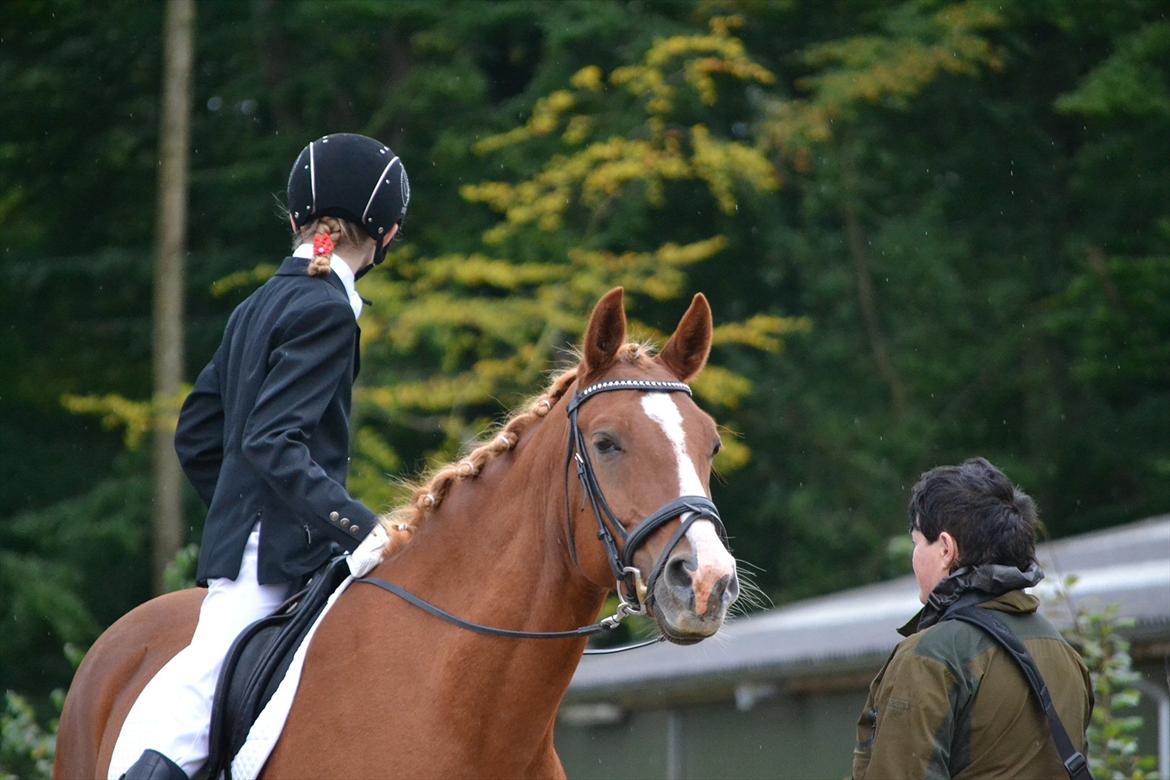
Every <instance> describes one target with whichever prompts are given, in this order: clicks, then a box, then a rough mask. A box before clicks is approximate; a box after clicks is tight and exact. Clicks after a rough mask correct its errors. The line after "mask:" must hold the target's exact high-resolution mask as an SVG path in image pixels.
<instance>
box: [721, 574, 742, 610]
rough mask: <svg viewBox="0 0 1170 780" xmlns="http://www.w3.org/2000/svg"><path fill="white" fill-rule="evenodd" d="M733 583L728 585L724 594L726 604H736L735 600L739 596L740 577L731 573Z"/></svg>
mask: <svg viewBox="0 0 1170 780" xmlns="http://www.w3.org/2000/svg"><path fill="white" fill-rule="evenodd" d="M730 579H731V583H730V584H729V585H728V586H727V591H726V592H725V593H724V594H723V603H724V604H734V603H735V600H736V599H737V598H739V577H736V576H734V575H730Z"/></svg>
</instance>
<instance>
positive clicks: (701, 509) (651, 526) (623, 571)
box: [565, 379, 727, 615]
mask: <svg viewBox="0 0 1170 780" xmlns="http://www.w3.org/2000/svg"><path fill="white" fill-rule="evenodd" d="M616 390H637V391H642V392H650V393H686V394H687V395H688V396H689V395H691V388H690V386H689V385H687V384H686V383H685V382H666V381H658V380H649V379H607V380H604V381H601V382H595V383H593V384H591V385H589V386H587V387H585V388H584V389H583V390H579V391H577V392H575V393H573V398H572V400H571V401H570V402H569V407H568V409H567V413H568V415H569V448H568V452H567V453H566V454H565V535H566V541H567V543H568V545H569V554H570V556H571V557H572V559H573V562H574V563H577V546H576V544H575V543H574V541H573V540H574V534H573V513H572V511H571V509H570V507H569V465H570V464H571V463H573V462H576V464H577V478H578V479H580V480H581V488H582V490H583V491H584V497H583V499H582V509H584V506H583V505H584V502H585V500H588V501H589V504H590V506H591V507H592V509H593V517H594V519H595V520H596V521H597V538H598V539H600V540H601V543H602V545H603V546H604V547H605V552H606V557H607V558H608V559H609V568H610V571H611V572H612V574H613V576H614V579H615V580H616V583H617V585H616V590H617V594H618V597H619V598H620V599H621V604H622V606H621V607H620V608H621V609H624V611H625V613H626V614H630V615H644V614H645V613H646V607H647V605H649V604H650V603H651V602H653V600H654V586H655V584H656V583H657V582H658V577H659V576H660V575H661V574H662V572H663V570H664V569H665V568H666V563H667V560H668V559H669V556H670V553H671V552H672V551H673V550H674V548H675V546H676V545H678V543H679V541H681V540H682V538H683V536H685V535H686V532H687V530H688V529H690V527H691V526H692V525H694V524H695V523H696V522H698V521H699V520H708V521H710V523H711V524H712V525H714V526H715V530H716V531H718V532H719V537H720V539H722V540H723V544H724V545H725V546H726V545H727V529H726V528H724V526H723V520H722V519H720V517H719V510H718V509H717V508H716V507H715V504H714V503H713V502H712V501H711V499H709V498H707V497H706V496H679V497H678V498H676V499H674V500H672V501H668V502H667V503H665V504H663V505H662V506H661V507H659V508H658V509H657V510H655V511H654V512H652V513H651V514H650V515H648V516H647V517H645V518H644V519H643V520H642V521H641V522H639V523H638V524H637V525H636V526H634V528H633V529H632V530H629V531H627V530H626V527H625V526H624V525H623V524H622V523H621V521H620V520H618V518H617V517H616V516H615V515H614V513H613V510H612V509H610V507H609V502H608V501H606V500H605V493H604V492H602V490H601V484H600V483H599V482H598V481H597V474H596V473H595V472H594V470H593V464H592V463H591V462H590V460H589V452H588V450H587V448H586V446H585V435H584V434H583V433H582V432H581V425H580V423H579V422H578V419H577V413H578V411H579V410H580V408H581V406H582V404H584V403H585V402H586V401H588V400H589V399H590V398H593V397H595V396H597V395H599V394H601V393H608V392H613V391H616ZM680 516H681V518H680V519H681V522H680V523H679V527H678V528H676V529H675V531H674V534H673V535H672V536H671V537H670V540H669V541H668V542H667V543H666V546H665V547H664V548H663V550H662V553H661V555H659V557H658V560H657V561H656V562H655V564H654V568H653V569H651V570H650V576H649V577H648V578H647V579H646V581H645V583H643V581H642V574H641V571H640V570H639V569H638V567H637V566H635V565H634V554H635V553H637V551H638V549H639V548H640V547H641V546H642V545H643V544H644V543H645V542H646V539H648V538H649V536H650V534H652V533H654V532H655V531H657V530H658V529H659V528H660V527H662V526H663V525H665V524H666V523H668V522H669V521H670V520H672V519H673V518H675V517H680ZM615 536H616V537H618V538H620V539H621V541H622V546H621V548H620V549H619V548H618V545H617V541H616V539H615V538H614V537H615Z"/></svg>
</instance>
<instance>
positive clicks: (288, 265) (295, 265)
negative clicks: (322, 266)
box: [275, 257, 349, 301]
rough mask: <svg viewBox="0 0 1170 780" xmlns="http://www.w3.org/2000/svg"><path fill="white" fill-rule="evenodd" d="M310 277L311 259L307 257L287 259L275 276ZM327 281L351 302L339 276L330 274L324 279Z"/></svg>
mask: <svg viewBox="0 0 1170 780" xmlns="http://www.w3.org/2000/svg"><path fill="white" fill-rule="evenodd" d="M308 275H309V258H307V257H286V258H284V262H282V263H281V264H280V268H277V269H276V274H275V276H308ZM315 278H318V279H320V278H324V279H325V281H327V282H329V284H331V285H333V286H334V287H336V288H337V290H338V291H339V292H340V293H341V294H342V295H344V296H345V300H346V301H348V300H349V293H348V292H347V291H346V289H345V285H344V284H342V283H341V280H340V279H338V278H337V274H335V273H328V274H326V275H325V276H324V277H315Z"/></svg>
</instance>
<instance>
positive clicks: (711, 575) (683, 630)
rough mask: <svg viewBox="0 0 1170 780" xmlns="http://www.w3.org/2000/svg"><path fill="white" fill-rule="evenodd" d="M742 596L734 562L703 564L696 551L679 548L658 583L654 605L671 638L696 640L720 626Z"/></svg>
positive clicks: (660, 625)
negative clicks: (698, 559) (729, 609)
mask: <svg viewBox="0 0 1170 780" xmlns="http://www.w3.org/2000/svg"><path fill="white" fill-rule="evenodd" d="M738 597H739V578H738V577H737V576H736V574H735V569H734V566H731V567H730V568H729V567H728V566H726V565H718V564H712V565H700V564H699V562H698V561H697V560H696V558H695V555H694V553H692V552H690V551H685V552H684V551H679V552H677V553H675V554H674V555H672V556H671V557H670V559H669V560H668V561H667V564H666V568H665V569H664V571H663V575H662V576H661V577H659V578H658V582H657V583H655V586H654V593H653V594H652V598H651V604H650V607H651V611H652V613H653V616H654V619H655V621H656V622H657V623H658V628H659V630H660V631H662V633H663V634H664V635H665V636H666V638H667V639H669V640H670V641H672V642H675V643H678V644H693V643H694V642H698V641H699V640H701V639H705V638H707V637H709V636H711V635H712V634H714V633H715V632H716V631H718V630H719V629H720V627H721V626H722V625H723V620H724V618H725V617H726V616H727V610H728V608H729V607H730V606H731V605H732V603H734V602H735V600H736V598H738Z"/></svg>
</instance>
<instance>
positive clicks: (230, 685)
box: [205, 556, 349, 778]
mask: <svg viewBox="0 0 1170 780" xmlns="http://www.w3.org/2000/svg"><path fill="white" fill-rule="evenodd" d="M348 574H349V567H348V566H347V565H346V562H345V558H344V556H339V557H337V558H334V559H333V560H331V561H330V562H329V563H327V564H326V565H325V566H323V567H322V568H321V569H320V570H319V571H318V572H317V573H316V574H315V575H314V576H313V578H312V579H311V580H310V581H309V584H308V586H307V587H306V588H305V589H304V590H302V591H301V592H300V593H298V594H297V595H296V596H294V597H293V598H291V599H289V601H288V602H286V604H285V606H282V607H281V608H280V609H279V610H278V611H277V612H276V613H275V614H272V615H269V616H268V617H266V618H262V619H261V620H258V621H256V622H255V623H253V624H252V625H250V626H248V628H246V629H244V631H243V632H242V633H241V634H240V636H239V637H237V638H236V641H235V642H233V643H232V646H231V649H230V650H229V651H228V655H227V657H226V658H225V660H224V664H223V668H222V670H221V671H220V675H219V682H218V684H217V685H216V689H215V699H214V700H213V704H212V710H211V734H210V744H209V753H208V762H207V765H206V770H205V771H206V775H205V776H206V777H211V778H217V777H221V776H223V777H227V778H230V777H231V763H232V758H233V757H234V756H235V754H236V753H237V752H238V751H239V749H240V747H241V746H242V745H243V744H244V741H245V740H246V739H247V737H248V732H249V730H250V729H251V727H252V724H253V723H254V722H255V720H256V718H257V717H258V716H259V715H260V712H261V711H262V710H263V709H264V706H265V705H266V704H267V703H268V701H269V699H271V698H272V695H273V693H275V691H276V688H277V686H278V685H280V681H281V680H282V679H284V675H285V672H287V671H288V668H289V665H290V664H291V663H292V658H293V654H294V653H296V650H297V648H298V647H300V645H301V642H302V641H303V640H304V637H305V634H307V633H308V631H309V629H310V628H311V627H312V626H313V623H314V622H315V621H316V620H317V617H318V616H319V615H320V614H321V611H322V610H323V609H324V608H325V604H326V603H327V602H328V601H329V596H330V595H331V594H332V593H333V591H334V590H336V589H337V586H338V585H340V584H341V582H342V581H343V580H344V579H345V578H346V576H348Z"/></svg>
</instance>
